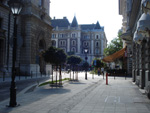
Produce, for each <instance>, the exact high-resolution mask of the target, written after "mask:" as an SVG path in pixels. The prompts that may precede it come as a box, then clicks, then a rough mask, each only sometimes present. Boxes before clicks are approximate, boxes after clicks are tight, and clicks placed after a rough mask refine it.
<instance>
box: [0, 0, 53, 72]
mask: <svg viewBox="0 0 150 113" xmlns="http://www.w3.org/2000/svg"><path fill="white" fill-rule="evenodd" d="M7 1H8V0H2V2H1V3H0V9H2V10H0V25H1V26H0V27H1V28H0V33H2V34H3V36H0V43H2V44H0V45H1V46H0V52H1V53H2V56H1V57H2V58H0V59H1V60H0V69H1V71H5V72H11V67H12V35H13V25H14V23H13V15H12V14H11V13H10V11H9V7H8V5H7ZM22 3H23V4H24V7H23V9H22V11H21V14H20V15H19V16H18V18H17V59H16V69H17V70H19V71H20V73H21V74H24V73H27V74H30V73H31V72H32V73H40V72H41V73H47V72H48V71H51V70H50V69H51V66H50V65H47V64H46V63H45V62H44V60H43V59H42V57H41V55H40V54H41V52H42V51H44V50H46V49H47V48H48V47H49V46H51V31H52V26H51V22H50V16H49V7H50V0H22ZM9 14H10V16H9ZM9 20H10V21H9ZM2 59H3V60H2Z"/></svg>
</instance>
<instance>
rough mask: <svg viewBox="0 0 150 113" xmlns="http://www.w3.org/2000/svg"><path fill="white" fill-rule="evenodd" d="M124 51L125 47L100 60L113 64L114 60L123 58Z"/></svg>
mask: <svg viewBox="0 0 150 113" xmlns="http://www.w3.org/2000/svg"><path fill="white" fill-rule="evenodd" d="M125 50H126V47H125V48H123V49H121V50H119V51H117V52H115V53H114V54H112V55H109V56H106V57H105V58H104V59H102V60H103V61H104V62H113V61H115V60H116V59H119V58H121V57H123V56H124V54H125Z"/></svg>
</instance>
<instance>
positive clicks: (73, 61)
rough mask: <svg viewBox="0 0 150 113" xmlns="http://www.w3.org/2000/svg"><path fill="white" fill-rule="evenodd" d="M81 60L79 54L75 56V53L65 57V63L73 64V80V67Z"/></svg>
mask: <svg viewBox="0 0 150 113" xmlns="http://www.w3.org/2000/svg"><path fill="white" fill-rule="evenodd" d="M81 61H82V59H81V58H80V57H79V56H75V55H71V56H69V57H68V58H67V64H70V65H71V66H73V80H74V67H75V66H76V65H77V64H80V62H81Z"/></svg>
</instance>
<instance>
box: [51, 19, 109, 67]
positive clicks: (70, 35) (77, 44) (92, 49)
mask: <svg viewBox="0 0 150 113" xmlns="http://www.w3.org/2000/svg"><path fill="white" fill-rule="evenodd" d="M51 22H52V26H53V30H52V45H53V46H55V47H57V48H62V49H63V50H64V51H65V52H66V53H70V52H71V53H74V54H75V55H77V56H80V57H81V58H82V59H83V60H84V59H85V56H86V55H87V57H88V59H87V61H88V63H89V64H91V63H92V60H93V59H94V58H95V57H98V58H100V57H101V58H103V50H104V49H105V48H106V45H107V38H106V36H105V32H104V27H102V26H100V24H99V22H97V23H96V24H85V25H82V24H81V25H79V24H78V22H77V19H76V17H74V18H73V20H72V23H70V22H69V21H68V19H67V17H64V18H63V19H55V18H54V19H52V21H51ZM85 49H86V50H87V53H85Z"/></svg>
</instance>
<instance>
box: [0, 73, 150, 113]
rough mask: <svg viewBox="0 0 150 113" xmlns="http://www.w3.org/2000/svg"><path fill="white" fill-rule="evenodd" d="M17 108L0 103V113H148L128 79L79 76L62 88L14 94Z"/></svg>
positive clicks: (149, 102) (141, 96)
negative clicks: (107, 82)
mask: <svg viewBox="0 0 150 113" xmlns="http://www.w3.org/2000/svg"><path fill="white" fill-rule="evenodd" d="M17 97H18V98H17V102H18V103H19V104H21V106H19V107H15V108H7V107H5V105H6V104H7V103H8V100H6V101H3V102H0V113H150V100H148V98H147V97H146V95H144V94H142V93H141V92H140V91H139V88H138V87H137V86H136V85H135V84H133V83H132V80H131V78H127V80H125V79H124V78H121V77H117V78H116V79H115V80H114V79H113V77H109V85H106V84H105V80H103V78H102V76H100V77H98V76H96V77H95V79H92V76H91V75H90V76H89V74H88V80H85V79H84V73H80V75H79V81H77V82H69V83H67V82H66V83H64V87H63V88H55V87H53V88H52V87H50V86H49V85H46V86H42V87H36V88H35V90H34V91H33V92H29V93H24V92H23V91H22V92H20V93H19V94H18V95H17Z"/></svg>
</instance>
